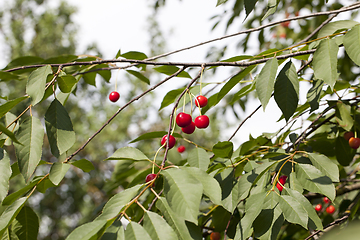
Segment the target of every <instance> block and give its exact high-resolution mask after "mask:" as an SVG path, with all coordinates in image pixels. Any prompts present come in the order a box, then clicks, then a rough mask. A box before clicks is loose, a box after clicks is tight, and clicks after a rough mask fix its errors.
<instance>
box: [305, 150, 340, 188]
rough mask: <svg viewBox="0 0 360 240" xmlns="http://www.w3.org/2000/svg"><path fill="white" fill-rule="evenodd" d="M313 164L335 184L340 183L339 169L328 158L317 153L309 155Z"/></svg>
mask: <svg viewBox="0 0 360 240" xmlns="http://www.w3.org/2000/svg"><path fill="white" fill-rule="evenodd" d="M308 155H309V159H310V161H311V162H312V164H313V165H314V166H315V167H316V168H317V169H319V170H320V171H321V172H322V173H323V174H325V175H326V176H328V177H329V178H330V179H331V180H332V181H333V182H339V168H338V166H337V165H336V164H335V163H334V162H333V161H331V160H330V159H329V158H328V157H327V156H325V155H323V154H317V153H309V154H308Z"/></svg>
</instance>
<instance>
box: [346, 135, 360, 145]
mask: <svg viewBox="0 0 360 240" xmlns="http://www.w3.org/2000/svg"><path fill="white" fill-rule="evenodd" d="M344 138H345V140H346V141H349V146H350V147H351V148H352V149H358V148H359V146H360V138H357V137H355V136H354V133H353V132H346V133H344Z"/></svg>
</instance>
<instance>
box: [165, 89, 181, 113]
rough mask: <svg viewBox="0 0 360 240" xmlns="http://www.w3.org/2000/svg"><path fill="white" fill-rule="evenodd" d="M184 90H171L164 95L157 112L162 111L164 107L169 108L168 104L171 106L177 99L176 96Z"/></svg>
mask: <svg viewBox="0 0 360 240" xmlns="http://www.w3.org/2000/svg"><path fill="white" fill-rule="evenodd" d="M184 89H185V88H179V89H175V90H171V91H170V92H168V93H166V95H165V96H164V98H163V100H162V102H161V105H160V108H159V111H160V110H161V109H163V108H164V107H167V106H169V105H170V104H172V103H173V102H174V101H175V99H176V98H177V96H179V94H180V93H182V92H183V91H184Z"/></svg>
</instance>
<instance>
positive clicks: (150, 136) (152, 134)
mask: <svg viewBox="0 0 360 240" xmlns="http://www.w3.org/2000/svg"><path fill="white" fill-rule="evenodd" d="M166 134H168V132H166V131H158V132H149V133H144V134H143V135H141V136H139V137H137V138H136V139H134V140H132V141H131V142H130V143H134V142H138V141H141V140H147V139H153V138H162V137H163V136H164V135H166ZM173 136H174V137H175V138H182V136H181V135H180V134H178V133H173ZM159 142H160V141H159ZM159 144H160V143H159Z"/></svg>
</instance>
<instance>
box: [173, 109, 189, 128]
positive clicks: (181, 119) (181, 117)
mask: <svg viewBox="0 0 360 240" xmlns="http://www.w3.org/2000/svg"><path fill="white" fill-rule="evenodd" d="M191 122H192V119H191V116H190V114H187V113H183V112H181V113H179V114H178V115H177V116H176V124H177V125H178V126H179V127H186V126H189V125H190V124H191Z"/></svg>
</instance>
